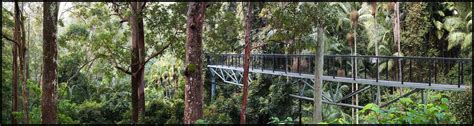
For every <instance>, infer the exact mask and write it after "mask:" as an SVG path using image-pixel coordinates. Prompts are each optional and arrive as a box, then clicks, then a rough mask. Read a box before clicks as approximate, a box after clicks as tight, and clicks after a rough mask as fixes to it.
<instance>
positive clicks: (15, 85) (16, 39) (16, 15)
mask: <svg viewBox="0 0 474 126" xmlns="http://www.w3.org/2000/svg"><path fill="white" fill-rule="evenodd" d="M18 9H19V8H18V2H15V7H14V20H15V27H14V30H13V31H14V32H13V39H14V43H15V44H14V45H13V46H12V51H13V56H12V57H13V66H12V68H13V72H12V73H13V76H12V79H13V80H12V86H13V89H12V90H13V110H12V112H16V111H18V48H19V46H20V45H19V42H20V39H21V33H20V23H19V22H20V20H19V14H20V13H19V10H18ZM16 123H18V122H17V120H16V118H15V116H13V114H12V124H16Z"/></svg>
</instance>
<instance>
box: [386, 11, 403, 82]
mask: <svg viewBox="0 0 474 126" xmlns="http://www.w3.org/2000/svg"><path fill="white" fill-rule="evenodd" d="M393 15H394V19H393V36H394V38H393V40H394V41H395V43H396V44H397V50H396V51H397V52H398V55H397V56H401V55H400V53H401V52H400V51H401V50H400V4H399V2H395V6H394V14H393ZM396 64H397V68H398V74H397V72H395V74H397V76H398V80H401V76H400V75H402V68H401V65H402V64H401V61H400V60H398V62H397V63H396ZM387 70H388V68H387ZM394 71H396V70H394ZM395 80H396V79H395ZM392 90H393V89H392ZM400 91H402V90H400Z"/></svg>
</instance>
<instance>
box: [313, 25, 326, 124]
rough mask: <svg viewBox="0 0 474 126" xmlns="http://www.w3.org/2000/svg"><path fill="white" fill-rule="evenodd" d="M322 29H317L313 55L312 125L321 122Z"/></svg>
mask: <svg viewBox="0 0 474 126" xmlns="http://www.w3.org/2000/svg"><path fill="white" fill-rule="evenodd" d="M323 31H324V29H323V28H322V27H319V28H317V39H315V40H316V54H315V58H314V59H315V64H314V66H315V69H314V86H313V87H314V92H313V97H314V105H313V107H314V109H313V123H320V122H321V121H322V113H321V112H322V107H323V106H322V105H323V104H322V84H323V80H322V76H323V64H324V63H323V62H324V32H323Z"/></svg>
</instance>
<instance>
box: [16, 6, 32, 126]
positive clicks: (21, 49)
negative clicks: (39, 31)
mask: <svg viewBox="0 0 474 126" xmlns="http://www.w3.org/2000/svg"><path fill="white" fill-rule="evenodd" d="M22 5H23V4H22ZM22 17H23V14H22V11H21V10H20V7H19V6H18V2H15V30H16V31H15V32H19V35H18V36H17V37H18V38H16V39H17V40H16V41H17V42H18V44H19V46H18V54H19V55H18V58H19V61H20V64H19V65H20V81H21V84H22V86H21V88H22V89H21V94H22V96H23V113H24V114H23V119H24V120H23V122H24V124H28V122H29V116H28V96H27V86H26V80H27V78H26V71H27V69H26V65H27V63H26V60H25V56H26V40H25V28H24V21H23V18H22ZM17 26H18V27H17ZM16 28H18V29H16Z"/></svg>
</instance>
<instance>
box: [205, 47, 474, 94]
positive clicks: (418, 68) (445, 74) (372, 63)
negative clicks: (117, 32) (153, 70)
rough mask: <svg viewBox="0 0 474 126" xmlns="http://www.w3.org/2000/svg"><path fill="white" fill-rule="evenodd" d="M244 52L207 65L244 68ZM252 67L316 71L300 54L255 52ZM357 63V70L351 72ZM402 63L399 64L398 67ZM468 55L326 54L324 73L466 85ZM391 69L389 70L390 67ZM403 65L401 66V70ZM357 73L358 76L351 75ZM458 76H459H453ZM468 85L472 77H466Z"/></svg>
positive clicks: (311, 60) (221, 56)
mask: <svg viewBox="0 0 474 126" xmlns="http://www.w3.org/2000/svg"><path fill="white" fill-rule="evenodd" d="M243 57H244V56H243V54H219V55H214V56H209V55H208V56H207V58H208V65H220V66H228V67H243ZM250 60H251V62H250V68H249V69H251V70H261V71H264V70H269V71H271V72H275V71H280V72H285V73H297V74H300V75H301V74H313V73H314V63H315V59H314V55H298V54H252V55H251V58H250ZM356 62H357V69H358V70H357V71H355V69H354V70H353V71H351V68H352V66H355V65H356ZM399 66H400V67H399ZM471 66H472V60H471V59H469V58H444V57H397V56H353V55H325V56H324V66H323V70H324V74H323V75H324V76H332V77H333V78H336V77H350V78H353V79H354V80H357V79H373V80H376V81H377V82H378V81H379V80H387V81H399V82H400V83H401V84H403V83H405V82H417V83H428V84H429V86H431V84H432V83H436V84H457V85H458V87H460V85H465V82H466V80H465V79H466V78H465V77H469V76H471V74H472V72H471V71H472V68H471ZM387 68H388V69H387ZM400 68H401V69H400ZM356 72H357V76H352V75H353V73H356ZM453 78H456V79H453ZM467 82H469V84H470V83H471V82H472V80H471V79H470V78H469V80H467Z"/></svg>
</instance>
